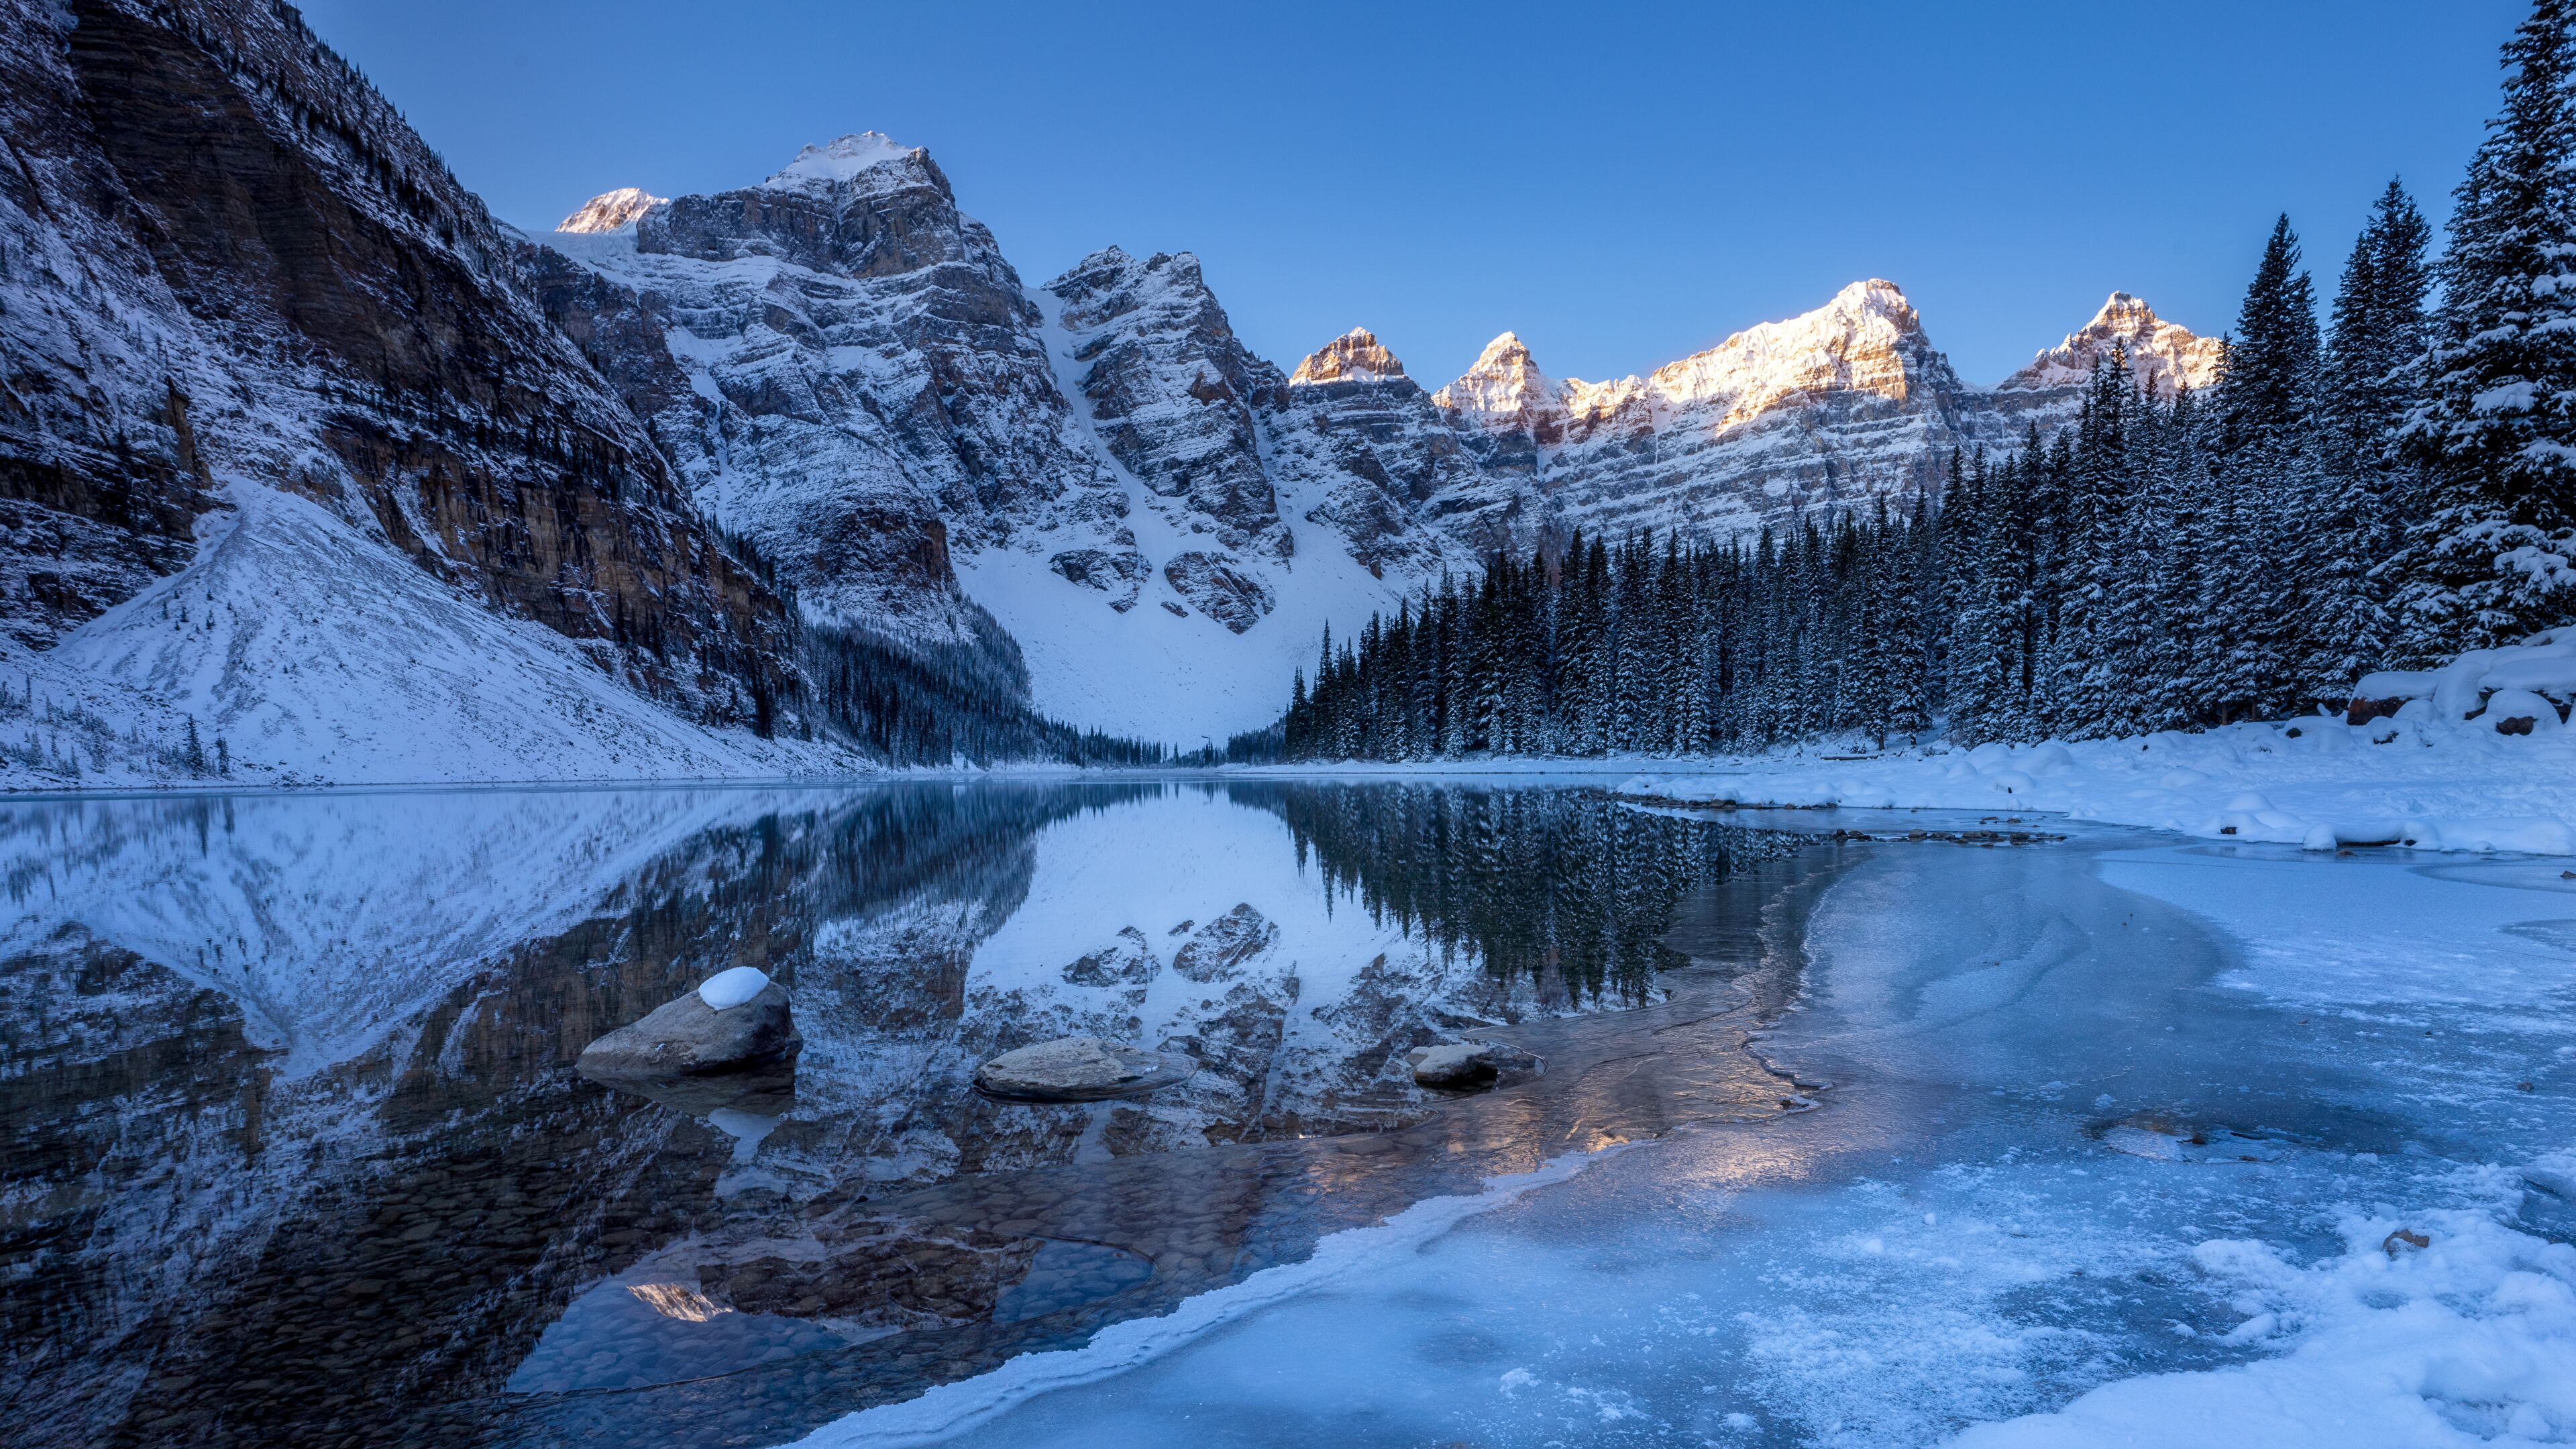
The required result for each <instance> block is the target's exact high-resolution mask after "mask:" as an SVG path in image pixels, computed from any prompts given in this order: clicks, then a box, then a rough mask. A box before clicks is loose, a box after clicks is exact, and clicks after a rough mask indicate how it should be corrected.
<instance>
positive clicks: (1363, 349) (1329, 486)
mask: <svg viewBox="0 0 2576 1449" xmlns="http://www.w3.org/2000/svg"><path fill="white" fill-rule="evenodd" d="M1264 422H1265V423H1266V425H1267V428H1268V431H1269V434H1270V437H1271V439H1272V443H1271V466H1272V470H1273V471H1274V472H1275V473H1276V474H1277V475H1278V476H1279V478H1280V480H1281V486H1282V487H1283V488H1286V489H1288V490H1290V491H1291V492H1293V493H1294V494H1296V495H1297V496H1298V497H1299V498H1300V500H1301V505H1300V507H1299V509H1298V512H1299V515H1300V516H1301V517H1303V518H1305V519H1307V520H1308V521H1310V522H1312V523H1314V524H1316V525H1319V526H1320V527H1322V528H1324V529H1325V530H1327V531H1328V536H1329V537H1331V538H1332V539H1333V540H1334V544H1335V546H1336V547H1338V548H1340V549H1341V550H1343V551H1344V552H1346V553H1347V554H1348V555H1349V556H1350V557H1351V558H1352V559H1353V560H1355V561H1356V562H1358V563H1359V564H1360V565H1362V566H1363V567H1365V568H1367V569H1368V570H1369V572H1370V574H1371V575H1372V576H1373V577H1377V578H1391V579H1394V580H1396V581H1397V582H1398V583H1399V584H1401V585H1415V584H1418V583H1419V582H1421V581H1422V580H1425V579H1428V578H1431V577H1433V576H1434V575H1436V574H1438V573H1439V571H1440V570H1441V569H1442V568H1443V567H1444V566H1451V567H1472V566H1473V565H1474V564H1475V562H1476V561H1477V560H1478V559H1480V558H1482V557H1483V556H1484V554H1485V553H1486V552H1489V551H1490V550H1492V549H1494V548H1498V547H1504V546H1508V545H1510V544H1511V543H1512V542H1513V541H1514V540H1513V538H1512V534H1513V531H1514V530H1513V527H1512V525H1513V523H1514V522H1515V521H1516V519H1517V517H1518V515H1517V512H1516V505H1517V504H1518V502H1519V498H1518V495H1517V493H1516V492H1515V491H1514V490H1513V489H1512V488H1511V486H1510V482H1509V480H1508V479H1504V480H1501V486H1500V487H1499V488H1498V487H1497V486H1496V484H1495V481H1494V480H1489V479H1488V478H1487V477H1486V476H1485V472H1484V470H1483V469H1482V468H1481V467H1480V466H1479V464H1478V461H1477V459H1476V457H1475V456H1474V455H1473V454H1472V453H1471V452H1470V451H1469V449H1468V448H1467V446H1466V444H1465V441H1464V440H1463V439H1462V438H1460V436H1459V435H1458V431H1457V430H1456V429H1455V428H1453V427H1451V426H1450V425H1449V422H1448V420H1447V419H1446V418H1444V417H1443V416H1442V415H1441V411H1440V408H1439V406H1438V405H1437V404H1435V403H1434V402H1433V401H1432V399H1431V396H1430V394H1428V393H1426V392H1424V391H1423V390H1422V387H1421V385H1420V384H1418V383H1416V382H1414V380H1413V379H1411V378H1409V377H1406V376H1405V375H1404V364H1403V363H1402V362H1399V361H1397V360H1396V357H1395V354H1393V353H1391V352H1389V351H1387V349H1386V348H1385V347H1384V346H1383V345H1381V344H1380V343H1379V342H1378V340H1377V338H1376V337H1375V336H1373V335H1371V334H1370V333H1369V332H1368V331H1367V329H1365V328H1354V329H1352V330H1351V331H1350V332H1348V333H1345V334H1344V335H1342V336H1341V337H1338V338H1336V339H1334V340H1333V341H1332V342H1331V343H1329V344H1327V345H1326V346H1325V347H1324V348H1323V349H1322V350H1321V351H1319V352H1316V353H1314V354H1313V355H1311V356H1309V357H1308V358H1306V360H1305V361H1303V362H1300V363H1299V364H1297V370H1296V372H1295V373H1294V374H1293V375H1292V376H1291V377H1290V379H1289V385H1288V386H1287V387H1285V388H1283V389H1281V390H1280V391H1279V392H1278V393H1277V394H1276V395H1275V402H1274V404H1273V406H1272V408H1271V410H1270V412H1269V413H1268V415H1267V416H1266V417H1265V419H1264Z"/></svg>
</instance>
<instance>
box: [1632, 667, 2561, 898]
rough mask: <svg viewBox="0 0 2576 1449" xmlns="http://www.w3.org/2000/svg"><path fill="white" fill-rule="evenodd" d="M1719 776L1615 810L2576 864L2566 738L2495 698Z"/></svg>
mask: <svg viewBox="0 0 2576 1449" xmlns="http://www.w3.org/2000/svg"><path fill="white" fill-rule="evenodd" d="M2572 637H2576V636H2572ZM2482 652H2486V653H2505V652H2508V651H2482ZM2444 672H2445V673H2447V672H2448V671H2444ZM2484 677H2485V676H2483V675H2481V676H2480V678H2481V679H2483V678H2484ZM2533 698H2534V699H2538V696H2536V695H2535V696H2533ZM2496 700H2502V701H2505V702H2506V703H2507V704H2508V705H2512V706H2514V707H2515V708H2517V709H2521V708H2534V709H2536V710H2537V714H2536V715H2534V716H2531V717H2532V718H2533V721H2534V723H2533V726H2532V730H2531V733H2529V734H2513V735H2505V734H2498V733H2497V732H2496V729H2495V727H2494V723H2493V720H2494V719H2495V718H2502V717H2503V716H2499V715H2498V714H2497V710H2496V709H2495V708H2494V707H2493V704H2494V701H2496ZM2543 719H2545V721H2546V722H2545V723H2543V722H2542V720H2543ZM1716 768H1717V770H1722V771H1724V773H1716V772H1713V771H1712V770H1711V768H1710V767H1708V766H1701V767H1700V768H1699V769H1698V770H1697V771H1696V772H1695V773H1682V772H1679V771H1675V772H1673V773H1656V774H1641V775H1638V776H1635V777H1634V778H1632V779H1630V780H1628V781H1627V782H1626V783H1625V784H1623V785H1621V786H1620V787H1619V793H1621V794H1623V795H1627V796H1629V797H1631V798H1635V799H1640V800H1661V801H1671V802H1676V803H1683V804H1692V805H1743V806H1772V807H1784V806H1785V807H1807V808H1817V807H1824V806H1835V805H1840V806H1851V807H1858V808H1871V809H1918V810H1974V811H1978V812H1980V813H1984V814H1995V815H2029V814H2055V815H2065V816H2070V817H2072V818H2074V819H2078V820H2098V821H2102V822H2105V823H2108V824H2115V825H2142V826H2149V827H2153V828H2157V829H2164V830H2172V831H2178V832H2180V833H2182V834H2185V835H2194V836H2201V837H2204V838H2210V839H2216V838H2221V837H2229V838H2234V839H2237V840H2246V841H2264V842H2271V843H2277V844H2283V845H2298V846H2304V847H2306V848H2308V849H2310V850H2333V849H2336V848H2337V847H2340V846H2356V845H2411V846H2414V847H2417V848H2418V849H2424V850H2467V851H2521V852H2527V853H2530V854H2535V855H2576V737H2572V736H2571V732H2570V731H2568V730H2567V729H2566V728H2565V727H2564V726H2563V725H2561V724H2560V722H2559V720H2558V716H2557V712H2556V710H2555V709H2554V708H2551V707H2548V706H2547V704H2546V701H2545V700H2542V701H2540V702H2539V703H2538V704H2537V705H2530V704H2523V703H2517V702H2516V701H2515V699H2514V698H2513V696H2512V695H2510V694H2507V693H2499V694H2496V695H2494V696H2493V697H2492V699H2491V700H2490V707H2489V708H2488V709H2487V711H2486V712H2485V713H2484V714H2482V715H2479V716H2478V717H2476V718H2472V719H2448V720H2446V719H2443V718H2440V717H2438V715H2437V713H2436V711H2435V710H2434V709H2431V708H2426V707H2423V706H2421V705H2420V704H2410V705H2408V706H2407V707H2406V709H2405V710H2404V711H2401V712H2400V713H2399V714H2398V715H2397V716H2396V717H2394V718H2384V719H2377V720H2372V721H2370V722H2369V723H2367V724H2362V725H2346V724H2344V723H2343V721H2341V720H2340V719H2331V718H2326V717H2322V716H2321V717H2318V718H2314V719H2301V720H2286V721H2276V722H2273V723H2268V724H2239V725H2229V726H2225V727H2223V728H2220V729H2215V730H2210V731H2207V732H2206V733H2201V734H2178V733H2170V732H2168V733H2160V734H2154V735H2148V736H2145V737H2143V738H2138V737H2132V738H2128V739H2118V740H2086V741H2081V742H2074V743H2068V742H2061V741H2055V740H2052V741H2048V742H2045V743H2042V744H2038V745H1979V746H1978V747H1976V748H1975V749H1973V750H1958V749H1939V750H1932V751H1927V752H1923V753H1915V754H1901V755H1895V754H1892V755H1887V756H1883V757H1880V758H1876V759H1864V760H1848V759H1844V760H1836V759H1826V758H1823V757H1821V756H1818V755H1815V754H1810V753H1803V752H1802V753H1799V754H1793V755H1780V756H1769V757H1761V758H1754V759H1747V760H1742V761H1727V762H1721V763H1719V764H1718V766H1717V767H1716Z"/></svg>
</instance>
